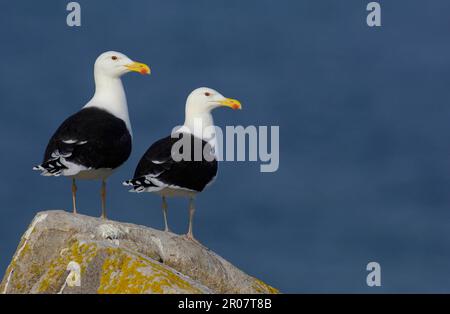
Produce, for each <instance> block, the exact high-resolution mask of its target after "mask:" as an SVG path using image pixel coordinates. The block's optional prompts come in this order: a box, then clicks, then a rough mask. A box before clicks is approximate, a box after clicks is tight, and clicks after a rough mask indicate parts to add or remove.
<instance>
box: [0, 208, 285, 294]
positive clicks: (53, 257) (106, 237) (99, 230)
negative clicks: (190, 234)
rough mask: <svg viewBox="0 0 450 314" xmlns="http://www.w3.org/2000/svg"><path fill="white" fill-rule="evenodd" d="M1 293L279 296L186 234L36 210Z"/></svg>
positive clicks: (269, 287)
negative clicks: (236, 294) (258, 294)
mask: <svg viewBox="0 0 450 314" xmlns="http://www.w3.org/2000/svg"><path fill="white" fill-rule="evenodd" d="M0 291H1V292H2V293H278V291H277V290H276V289H275V288H272V287H271V286H269V285H267V284H265V283H263V282H262V281H260V280H258V279H256V278H253V277H251V276H249V275H247V274H245V273H244V272H242V271H241V270H239V269H237V268H236V267H234V266H233V265H232V264H230V263H229V262H227V261H226V260H224V259H223V258H222V257H220V256H218V255H217V254H215V253H214V252H212V251H210V250H209V249H207V248H206V247H204V246H202V245H200V244H197V243H194V242H192V241H190V240H188V239H186V238H185V237H184V236H179V235H175V234H173V233H166V232H162V231H159V230H155V229H152V228H148V227H144V226H138V225H134V224H129V223H122V222H116V221H111V220H104V219H100V218H94V217H89V216H84V215H74V214H71V213H68V212H65V211H59V210H57V211H45V212H40V213H38V214H37V215H36V217H35V218H34V219H33V221H32V223H31V225H30V226H29V228H28V229H27V231H26V232H25V234H24V235H23V236H22V240H21V242H20V244H19V246H18V248H17V251H16V253H15V254H14V257H13V259H12V261H11V263H10V265H9V267H8V268H7V270H6V273H5V276H4V278H3V280H2V283H1V285H0Z"/></svg>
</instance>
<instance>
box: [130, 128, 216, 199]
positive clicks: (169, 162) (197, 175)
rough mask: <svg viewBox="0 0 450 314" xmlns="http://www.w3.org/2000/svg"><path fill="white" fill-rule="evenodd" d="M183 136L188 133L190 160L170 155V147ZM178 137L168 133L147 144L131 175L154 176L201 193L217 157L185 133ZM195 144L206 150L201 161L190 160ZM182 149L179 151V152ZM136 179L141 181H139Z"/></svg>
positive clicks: (211, 177) (136, 176)
mask: <svg viewBox="0 0 450 314" xmlns="http://www.w3.org/2000/svg"><path fill="white" fill-rule="evenodd" d="M184 136H190V143H191V150H190V157H191V158H190V161H184V160H182V161H175V160H174V159H173V158H172V154H171V152H172V146H173V145H174V144H175V143H176V142H177V141H179V140H180V139H181V138H183V137H184ZM180 139H179V138H172V137H171V136H168V137H165V138H162V139H160V140H158V141H157V142H155V143H154V144H153V145H151V146H150V148H149V149H148V150H147V151H146V153H145V154H144V156H143V157H142V159H141V160H140V161H139V164H138V165H137V168H136V171H135V174H134V178H135V179H136V178H141V177H143V176H146V175H157V179H158V180H159V181H161V182H162V183H164V184H167V185H174V186H178V187H181V188H186V189H190V190H194V191H198V192H201V191H202V190H203V189H204V188H205V186H206V185H207V184H208V183H209V182H211V181H212V180H213V179H214V177H215V176H216V174H217V160H216V159H215V158H214V155H213V154H212V150H211V146H210V145H209V144H208V143H207V142H206V141H203V140H201V139H199V138H197V137H195V136H193V135H191V134H186V133H183V134H181V136H180ZM196 145H198V146H196ZM195 147H201V148H202V151H206V152H209V154H210V155H209V156H208V157H207V158H205V156H203V154H201V160H198V161H196V160H194V148H195ZM205 147H206V148H205ZM182 152H183V151H182V150H181V151H180V153H182ZM139 181H140V182H142V183H143V184H144V182H143V180H139ZM151 185H153V184H151Z"/></svg>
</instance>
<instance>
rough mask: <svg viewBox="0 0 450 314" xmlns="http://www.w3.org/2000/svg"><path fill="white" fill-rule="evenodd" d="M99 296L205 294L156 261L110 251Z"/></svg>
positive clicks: (104, 266) (113, 250)
mask: <svg viewBox="0 0 450 314" xmlns="http://www.w3.org/2000/svg"><path fill="white" fill-rule="evenodd" d="M107 252H108V256H107V258H106V259H105V261H104V264H103V267H102V276H101V279H100V287H99V289H98V291H97V292H98V293H133V294H138V293H170V292H178V293H180V292H184V293H202V291H201V290H199V289H198V288H196V287H194V286H192V285H191V284H190V283H189V282H188V281H187V280H184V279H183V278H181V277H180V275H176V274H174V273H173V272H171V271H170V270H168V269H167V268H166V267H164V266H162V265H160V264H159V263H158V262H156V261H152V260H150V259H146V258H144V257H140V256H130V255H129V254H128V253H127V252H124V251H122V250H120V249H114V248H110V249H108V250H107Z"/></svg>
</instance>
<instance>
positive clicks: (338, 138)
mask: <svg viewBox="0 0 450 314" xmlns="http://www.w3.org/2000/svg"><path fill="white" fill-rule="evenodd" d="M67 2H68V1H14V2H6V1H4V2H2V4H1V10H0V39H1V49H0V68H1V71H0V143H1V152H2V153H1V156H0V164H1V174H2V176H1V180H0V200H1V206H0V211H1V212H0V214H1V218H0V239H1V241H0V269H1V271H4V270H5V268H6V266H7V264H8V262H9V260H10V258H11V256H12V255H13V253H14V250H15V249H16V246H17V244H18V242H19V239H20V236H21V235H22V234H23V232H24V230H25V229H26V227H27V225H28V223H30V221H31V219H32V218H33V216H34V215H35V214H36V213H37V212H38V211H41V210H46V209H61V208H65V209H70V208H71V197H70V180H68V179H65V178H44V177H40V176H39V175H38V174H37V173H34V172H32V171H31V167H32V166H33V165H35V164H36V163H39V162H40V161H41V158H42V154H43V152H44V149H45V146H46V144H47V140H48V139H49V137H50V136H51V134H52V133H53V132H54V130H55V129H56V128H57V127H58V125H59V124H60V123H61V122H62V121H63V119H65V118H66V117H67V116H68V115H70V114H72V113H74V112H76V111H77V110H78V109H79V108H80V107H82V106H83V105H84V104H85V103H86V102H87V101H88V100H89V98H90V97H91V96H92V92H93V77H92V66H93V62H94V60H95V58H96V57H97V56H98V55H99V54H100V53H101V52H103V51H106V50H118V51H121V52H124V53H125V54H127V55H128V56H130V57H131V58H133V59H135V60H138V61H143V62H146V63H148V64H149V65H150V66H151V67H152V70H153V75H152V76H150V77H142V76H139V75H137V74H129V75H127V76H126V77H124V85H125V87H126V91H127V96H128V103H129V108H130V115H131V119H132V125H133V129H134V134H135V137H134V149H133V153H132V156H131V158H130V160H129V161H128V162H127V163H126V164H125V165H124V166H123V167H122V168H121V169H120V170H119V171H118V172H117V173H116V174H115V175H114V176H112V177H111V178H110V180H109V196H108V202H109V217H110V218H111V219H115V220H121V221H127V222H133V223H138V224H144V225H148V226H152V227H156V228H161V227H162V214H161V211H160V199H159V198H158V197H157V196H155V195H149V194H145V195H143V194H141V195H136V194H132V193H128V192H127V190H126V189H125V188H124V187H122V186H121V184H120V183H121V182H122V181H123V180H124V179H127V178H129V177H130V176H131V175H132V173H133V171H134V168H135V165H136V164H137V162H138V160H139V158H140V156H141V155H142V154H143V152H144V151H145V150H146V148H147V147H148V146H149V145H150V144H151V143H152V142H153V141H155V140H156V139H158V138H160V137H162V136H165V135H167V134H169V132H170V130H171V129H172V127H173V126H175V125H178V124H180V123H182V122H183V120H184V117H183V115H184V103H185V98H186V96H187V95H188V93H189V92H190V91H191V90H193V89H194V88H196V87H200V86H208V87H212V88H215V89H217V90H219V91H221V92H222V93H223V94H224V95H226V96H229V97H234V98H237V99H239V100H241V101H242V103H243V106H244V110H242V111H241V112H234V111H231V110H217V111H215V112H214V117H215V121H216V124H218V125H220V126H224V125H239V124H240V125H245V126H246V125H269V126H270V125H279V126H280V133H281V139H280V141H281V143H280V168H279V171H278V172H275V173H260V172H259V164H258V163H252V162H240V163H238V162H224V163H222V164H221V167H220V173H219V177H218V179H217V181H216V182H215V184H214V185H213V186H212V187H210V188H209V189H208V190H207V191H206V192H204V193H203V194H202V195H200V196H199V198H198V201H197V208H198V211H197V215H196V224H195V232H196V235H197V237H198V238H199V239H200V241H202V242H203V243H204V244H205V245H206V246H208V247H210V248H211V249H212V250H214V251H216V252H217V253H219V254H220V255H222V256H223V257H225V258H226V259H228V260H229V261H231V262H232V263H234V264H235V265H237V266H238V267H240V268H242V269H243V270H244V271H246V272H248V273H250V274H252V275H254V276H256V277H258V278H261V279H262V280H264V281H266V282H268V283H270V284H272V285H273V286H275V287H277V288H280V289H281V290H282V291H283V292H450V276H449V272H450V249H449V248H450V228H449V226H450V208H449V204H450V167H449V165H450V124H449V120H450V89H449V81H450V40H449V29H450V19H449V18H448V12H449V11H450V3H449V2H448V1H445V0H440V1H439V0H435V1H429V2H426V1H382V2H381V4H382V23H383V26H382V27H381V28H369V27H368V26H367V25H366V15H367V12H366V5H367V3H368V2H369V1H361V0H351V1H349V0H347V1H338V0H334V1H333V0H328V1H325V0H321V1H318V0H308V1H268V0H258V1H256V0H246V1H242V0H240V1H238V0H226V1H225V0H216V1H207V0H202V1H200V0H192V1H182V0H179V1H163V0H161V1H132V2H131V1H127V2H126V1H118V0H115V1H111V0H109V1H86V0H84V1H79V2H80V4H81V8H82V26H81V27H79V28H76V27H75V28H70V27H68V26H67V25H66V14H67V12H66V10H65V9H66V4H67ZM99 189H100V184H99V183H98V182H94V183H92V182H80V184H79V208H80V211H81V212H82V213H84V214H89V215H94V216H98V215H99V214H100V198H99ZM169 206H170V209H171V210H170V212H169V218H170V224H171V226H172V228H173V229H174V230H175V231H176V232H178V233H184V232H185V231H186V229H187V218H188V212H187V201H185V200H170V203H169ZM370 261H376V262H379V263H380V264H381V267H382V287H381V288H368V287H367V285H366V275H367V271H366V269H365V268H366V264H367V263H368V262H370Z"/></svg>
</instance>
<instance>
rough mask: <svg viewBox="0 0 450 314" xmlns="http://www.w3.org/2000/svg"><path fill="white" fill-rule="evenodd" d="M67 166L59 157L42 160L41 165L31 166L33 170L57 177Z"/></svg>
mask: <svg viewBox="0 0 450 314" xmlns="http://www.w3.org/2000/svg"><path fill="white" fill-rule="evenodd" d="M65 169H67V167H66V166H65V165H64V164H63V163H62V162H61V159H60V158H56V159H51V160H47V161H45V162H43V163H42V164H41V165H38V166H35V167H33V170H35V171H42V173H41V175H43V176H55V177H58V176H60V175H61V174H62V172H63V170H65Z"/></svg>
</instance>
